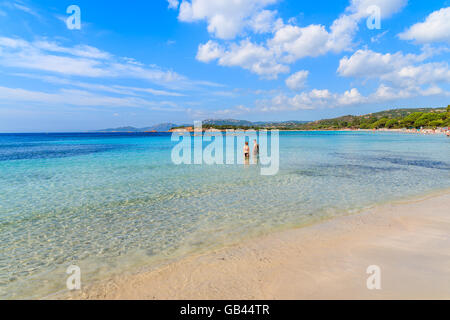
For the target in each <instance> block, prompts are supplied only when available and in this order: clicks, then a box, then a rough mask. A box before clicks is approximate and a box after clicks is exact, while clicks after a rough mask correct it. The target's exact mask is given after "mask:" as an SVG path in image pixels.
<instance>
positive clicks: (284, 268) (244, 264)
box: [65, 190, 450, 299]
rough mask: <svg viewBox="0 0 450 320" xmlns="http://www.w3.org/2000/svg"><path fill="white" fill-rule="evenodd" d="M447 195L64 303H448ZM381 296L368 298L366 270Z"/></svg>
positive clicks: (197, 261)
mask: <svg viewBox="0 0 450 320" xmlns="http://www.w3.org/2000/svg"><path fill="white" fill-rule="evenodd" d="M449 207H450V190H446V191H442V192H440V193H438V194H432V195H427V196H424V197H422V198H419V199H416V200H408V201H402V202H395V203H389V204H384V205H381V206H378V207H375V208H373V209H370V210H367V211H365V212H363V213H360V214H356V215H351V216H344V217H339V218H335V219H332V220H329V221H326V222H323V223H320V224H316V225H312V226H308V227H304V228H301V229H295V230H289V231H283V232H279V233H276V234H272V235H270V236H266V237H264V238H261V239H254V240H251V241H247V242H246V243H243V244H240V245H236V246H233V247H229V248H225V249H221V250H217V251H215V252H211V253H208V254H203V255H199V256H194V257H189V258H186V259H183V260H180V261H178V262H176V263H173V264H170V265H168V266H166V267H164V268H162V269H159V270H155V271H151V272H144V273H140V274H136V275H128V276H118V277H115V278H114V279H110V280H108V281H103V282H101V283H97V284H95V285H91V286H89V287H86V288H85V289H84V291H82V293H81V294H79V293H73V294H71V295H70V296H68V297H67V296H66V297H65V298H70V299H450V250H449V248H450V214H449V210H448V208H449ZM371 265H377V266H379V267H380V269H381V290H368V289H367V285H366V281H367V278H368V277H369V276H370V275H369V274H367V273H366V271H367V268H368V266H371Z"/></svg>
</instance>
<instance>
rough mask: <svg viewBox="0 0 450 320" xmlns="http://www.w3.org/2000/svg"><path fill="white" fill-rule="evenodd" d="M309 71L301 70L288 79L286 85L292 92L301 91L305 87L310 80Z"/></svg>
mask: <svg viewBox="0 0 450 320" xmlns="http://www.w3.org/2000/svg"><path fill="white" fill-rule="evenodd" d="M308 75H309V71H305V70H301V71H298V72H296V73H294V74H292V75H291V76H290V77H289V78H287V79H286V85H287V86H288V88H290V89H291V90H294V91H295V90H301V89H303V88H304V87H305V84H306V80H307V79H308Z"/></svg>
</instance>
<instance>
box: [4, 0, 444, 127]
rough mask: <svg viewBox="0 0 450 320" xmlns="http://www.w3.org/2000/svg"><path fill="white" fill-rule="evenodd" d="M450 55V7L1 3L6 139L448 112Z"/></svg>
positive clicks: (431, 3) (213, 0) (291, 0)
mask: <svg viewBox="0 0 450 320" xmlns="http://www.w3.org/2000/svg"><path fill="white" fill-rule="evenodd" d="M78 10H79V11H78ZM78 12H79V15H78ZM449 57H450V0H441V1H438V0H427V1H422V0H409V1H408V0H334V1H329V0H315V1H300V0H181V1H178V0H151V1H148V0H145V1H144V0H136V1H106V0H96V1H92V0H90V1H89V0H70V1H65V0H36V1H28V0H8V1H5V0H0V132H55V131H56V132H58V131H59V132H70V131H84V130H95V129H102V128H113V127H120V126H135V127H147V126H151V125H154V124H158V123H166V122H171V123H177V124H185V123H192V121H195V120H204V119H211V118H213V119H245V120H251V121H283V120H318V119H324V118H332V117H336V116H341V115H347V114H354V115H360V114H366V113H371V112H376V111H381V110H386V109H392V108H406V107H408V108H412V107H443V106H447V105H448V104H450V68H449Z"/></svg>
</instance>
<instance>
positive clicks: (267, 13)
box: [249, 10, 283, 33]
mask: <svg viewBox="0 0 450 320" xmlns="http://www.w3.org/2000/svg"><path fill="white" fill-rule="evenodd" d="M277 14H278V12H277V11H274V10H262V11H261V12H259V13H257V14H255V15H254V16H253V17H252V18H251V19H250V21H249V26H250V28H251V30H252V31H253V32H255V33H268V32H272V31H273V30H274V29H276V28H277V26H279V25H282V23H283V22H282V20H281V19H277V18H276V17H277Z"/></svg>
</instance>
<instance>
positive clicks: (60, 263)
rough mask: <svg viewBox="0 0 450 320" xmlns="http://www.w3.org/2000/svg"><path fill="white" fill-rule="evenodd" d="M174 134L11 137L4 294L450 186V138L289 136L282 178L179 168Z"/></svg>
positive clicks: (283, 140)
mask: <svg viewBox="0 0 450 320" xmlns="http://www.w3.org/2000/svg"><path fill="white" fill-rule="evenodd" d="M175 144H176V143H175V142H171V140H170V135H169V134H20V135H0V299H11V298H42V297H45V296H47V295H49V294H51V293H55V292H58V291H61V290H65V288H66V278H67V277H68V275H67V274H66V273H65V271H66V269H67V267H68V266H69V265H71V264H75V265H78V266H80V268H81V271H82V281H83V284H85V283H90V282H92V281H94V280H98V279H102V278H105V277H109V276H111V275H113V274H117V273H121V272H124V271H130V270H138V269H139V268H141V267H147V266H149V267H151V266H156V265H158V264H160V263H163V262H167V261H171V260H172V259H176V258H179V257H182V256H184V255H186V254H190V253H195V252H199V251H201V250H207V249H208V248H212V247H220V246H222V245H226V244H230V243H234V242H237V241H239V240H241V239H243V238H247V237H252V236H257V235H261V234H264V233H268V232H271V231H274V230H278V229H282V228H287V227H292V226H301V225H304V224H309V223H312V222H315V221H319V220H322V219H325V218H330V217H333V216H336V215H342V214H348V213H351V212H356V211H357V210H360V209H363V208H365V207H367V206H371V205H374V204H377V203H380V202H386V201H390V200H396V199H401V198H406V197H412V196H416V195H421V194H424V193H428V192H432V191H436V190H440V189H446V188H450V159H449V156H450V139H448V138H446V137H445V136H424V135H410V134H396V133H369V132H289V133H281V134H280V171H279V173H278V174H277V175H275V176H262V175H260V170H259V168H258V166H243V165H214V166H208V165H201V166H199V165H180V166H176V165H174V164H173V163H172V161H171V156H170V155H171V150H172V147H173V146H174V145H175Z"/></svg>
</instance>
